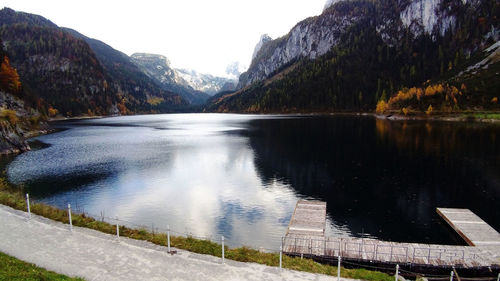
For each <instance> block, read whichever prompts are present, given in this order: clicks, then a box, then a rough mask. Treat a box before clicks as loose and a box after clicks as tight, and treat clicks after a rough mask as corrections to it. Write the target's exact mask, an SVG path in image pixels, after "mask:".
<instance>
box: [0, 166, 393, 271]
mask: <svg viewBox="0 0 500 281" xmlns="http://www.w3.org/2000/svg"><path fill="white" fill-rule="evenodd" d="M0 203H1V204H4V205H7V206H10V207H12V208H15V209H18V210H23V211H24V210H26V201H25V199H24V194H23V193H22V192H21V191H20V190H19V188H17V187H15V186H12V185H10V184H9V183H8V182H7V180H6V179H5V176H1V177H0ZM30 207H31V211H32V212H33V213H35V214H38V215H41V216H43V217H46V218H50V219H53V220H56V221H60V222H63V223H68V216H67V212H66V211H65V210H60V209H57V208H55V207H52V206H49V205H46V204H41V203H34V204H33V203H32V204H31V206H30ZM72 221H73V225H75V226H80V227H87V228H91V229H95V230H98V231H101V232H104V233H109V234H115V231H116V225H112V224H109V223H107V222H102V221H98V220H96V219H94V218H91V217H88V216H86V215H85V214H73V215H72ZM120 235H121V236H126V237H130V238H133V239H139V240H146V241H150V242H152V243H155V244H158V245H162V246H166V243H167V242H166V240H167V237H166V234H164V233H151V232H149V231H147V230H145V229H133V228H129V227H125V226H120ZM171 246H172V247H176V248H179V249H184V250H188V251H191V252H195V253H200V254H207V255H212V256H218V257H220V256H221V245H220V244H217V243H214V242H212V241H207V240H199V239H195V238H191V237H182V236H172V237H171ZM225 253H226V254H225V257H226V258H227V259H231V260H235V261H242V262H255V263H259V264H265V265H270V266H279V254H278V253H263V252H259V251H257V250H254V249H250V248H247V247H240V248H231V249H230V248H228V247H226V248H225ZM283 267H285V268H288V269H294V270H300V271H306V272H313V273H321V274H327V275H334V276H336V274H337V267H334V266H330V265H325V264H320V263H317V262H315V261H313V260H311V259H300V258H292V257H288V256H283ZM341 274H342V276H343V277H347V278H355V279H363V280H387V281H389V280H393V279H394V277H391V276H389V275H387V274H385V273H381V272H376V271H369V270H365V269H345V268H342V269H341Z"/></svg>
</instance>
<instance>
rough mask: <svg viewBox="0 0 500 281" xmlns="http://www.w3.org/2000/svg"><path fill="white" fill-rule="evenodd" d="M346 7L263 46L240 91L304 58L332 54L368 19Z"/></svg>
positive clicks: (339, 5)
mask: <svg viewBox="0 0 500 281" xmlns="http://www.w3.org/2000/svg"><path fill="white" fill-rule="evenodd" d="M342 4H343V3H342V2H341V3H337V4H336V5H334V7H332V8H329V9H327V10H325V11H324V12H323V14H321V15H320V16H317V17H312V18H308V19H306V20H304V21H302V22H300V23H298V24H297V25H296V26H295V27H294V28H293V29H292V30H291V31H290V32H289V33H288V34H287V35H285V36H283V37H281V38H278V39H275V40H272V41H267V42H265V43H263V44H262V46H261V47H260V48H259V51H258V52H257V54H256V55H255V57H254V59H253V60H252V63H251V65H250V67H249V69H248V71H247V72H245V73H243V74H241V76H240V81H239V84H238V87H239V88H242V87H245V86H248V85H250V84H252V83H254V82H257V81H261V80H263V79H265V78H266V77H268V76H269V75H271V74H272V73H274V72H275V71H277V70H279V69H280V68H282V67H283V66H285V65H287V64H289V63H292V62H294V61H296V60H298V59H300V58H310V59H315V58H317V57H318V56H321V55H323V54H325V53H326V52H328V51H329V50H330V49H331V48H332V46H335V45H336V44H337V43H338V41H339V39H340V36H341V35H342V34H343V33H345V32H346V30H347V29H348V28H349V27H350V26H352V25H353V24H354V23H356V22H357V21H359V20H360V19H361V18H362V17H364V16H365V12H366V11H365V10H364V9H350V8H348V7H344V5H342ZM259 43H260V42H259ZM257 47H258V45H257Z"/></svg>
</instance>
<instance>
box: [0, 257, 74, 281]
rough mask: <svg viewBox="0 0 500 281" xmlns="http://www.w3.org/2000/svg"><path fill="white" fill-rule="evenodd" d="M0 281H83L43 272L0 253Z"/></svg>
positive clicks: (36, 267) (38, 268)
mask: <svg viewBox="0 0 500 281" xmlns="http://www.w3.org/2000/svg"><path fill="white" fill-rule="evenodd" d="M0 280H19V281H21V280H23V281H26V280H27V281H30V280H33V281H34V280H75V281H76V280H83V279H81V278H71V277H68V276H65V275H62V274H58V273H55V272H52V271H48V270H45V269H43V268H40V267H38V266H36V265H34V264H31V263H27V262H23V261H20V260H18V259H16V258H13V257H11V256H8V255H6V254H4V253H2V252H0Z"/></svg>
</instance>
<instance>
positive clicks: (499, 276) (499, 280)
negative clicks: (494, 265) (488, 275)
mask: <svg viewBox="0 0 500 281" xmlns="http://www.w3.org/2000/svg"><path fill="white" fill-rule="evenodd" d="M497 281H500V273H498V277H497Z"/></svg>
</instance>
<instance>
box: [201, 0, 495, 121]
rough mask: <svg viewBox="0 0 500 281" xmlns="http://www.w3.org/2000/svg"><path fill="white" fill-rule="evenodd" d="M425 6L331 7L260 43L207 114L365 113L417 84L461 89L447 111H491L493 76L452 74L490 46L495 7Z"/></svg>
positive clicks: (360, 0)
mask: <svg viewBox="0 0 500 281" xmlns="http://www.w3.org/2000/svg"><path fill="white" fill-rule="evenodd" d="M425 3H427V4H425V5H424V2H422V1H420V0H407V1H392V0H382V1H376V2H374V1H364V0H353V1H336V2H335V3H334V4H333V5H332V6H330V7H327V8H326V9H325V11H324V12H323V13H322V14H321V15H320V16H317V17H313V18H309V19H306V20H304V21H302V22H300V23H298V24H297V25H296V26H295V27H294V28H293V29H292V30H291V31H290V32H289V33H288V34H287V35H285V36H283V37H281V38H278V39H275V40H272V41H268V42H266V43H265V44H263V46H262V47H261V48H260V50H259V52H258V53H257V55H256V56H255V58H254V60H253V61H252V64H251V66H250V68H249V70H248V71H247V73H244V74H242V75H241V77H240V84H239V86H240V90H238V91H236V92H232V93H226V94H221V95H218V96H217V97H214V98H213V99H211V100H210V103H209V104H208V105H207V107H206V110H207V111H218V112H333V111H373V110H374V109H375V107H376V104H377V102H378V101H379V100H383V101H388V99H389V97H391V96H392V95H396V94H397V93H398V91H399V90H403V89H407V88H412V87H416V86H422V87H424V86H423V85H424V84H425V83H428V84H429V83H444V84H446V83H449V84H453V85H458V86H455V87H458V88H460V87H461V84H462V83H464V84H465V85H464V86H465V88H466V89H469V90H468V91H464V93H463V94H464V98H463V100H465V101H466V102H464V103H463V104H461V105H459V106H458V107H459V108H456V107H455V109H456V110H458V109H460V110H467V109H473V110H481V109H488V110H498V106H496V105H493V106H492V104H491V102H490V101H491V100H492V99H493V98H494V97H495V94H496V93H498V90H499V89H498V85H497V84H496V83H493V84H491V81H492V79H493V80H498V78H496V79H494V76H493V77H491V75H492V74H491V73H490V74H488V75H480V76H475V77H476V78H475V79H473V80H474V82H473V81H472V80H471V79H469V80H467V79H465V78H464V77H459V76H457V74H458V73H459V72H460V71H463V70H465V69H467V68H468V67H469V66H471V65H474V64H476V63H477V62H478V61H480V60H481V59H482V58H481V57H482V56H483V54H484V53H483V52H482V50H485V49H486V48H487V47H489V46H491V45H492V44H494V43H495V42H496V41H497V40H498V28H499V27H498V19H499V17H500V15H499V13H500V6H499V5H500V4H499V3H498V2H497V1H490V0H487V1H466V2H465V1H461V0H453V1H438V0H432V1H429V2H425ZM426 5H427V6H426ZM339 23H340V24H339ZM496 63H497V62H496ZM496 63H493V65H492V68H490V69H493V68H495V67H496ZM492 73H495V72H492ZM452 78H453V79H452ZM478 79H479V80H480V81H478ZM471 83H473V84H474V85H472V84H471ZM469 84H470V85H469ZM486 84H488V86H486ZM491 86H493V87H491ZM443 98H444V97H443ZM427 106H428V105H427ZM436 106H438V107H441V102H439V104H435V105H434V107H436ZM446 109H447V110H448V108H447V107H446Z"/></svg>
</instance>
